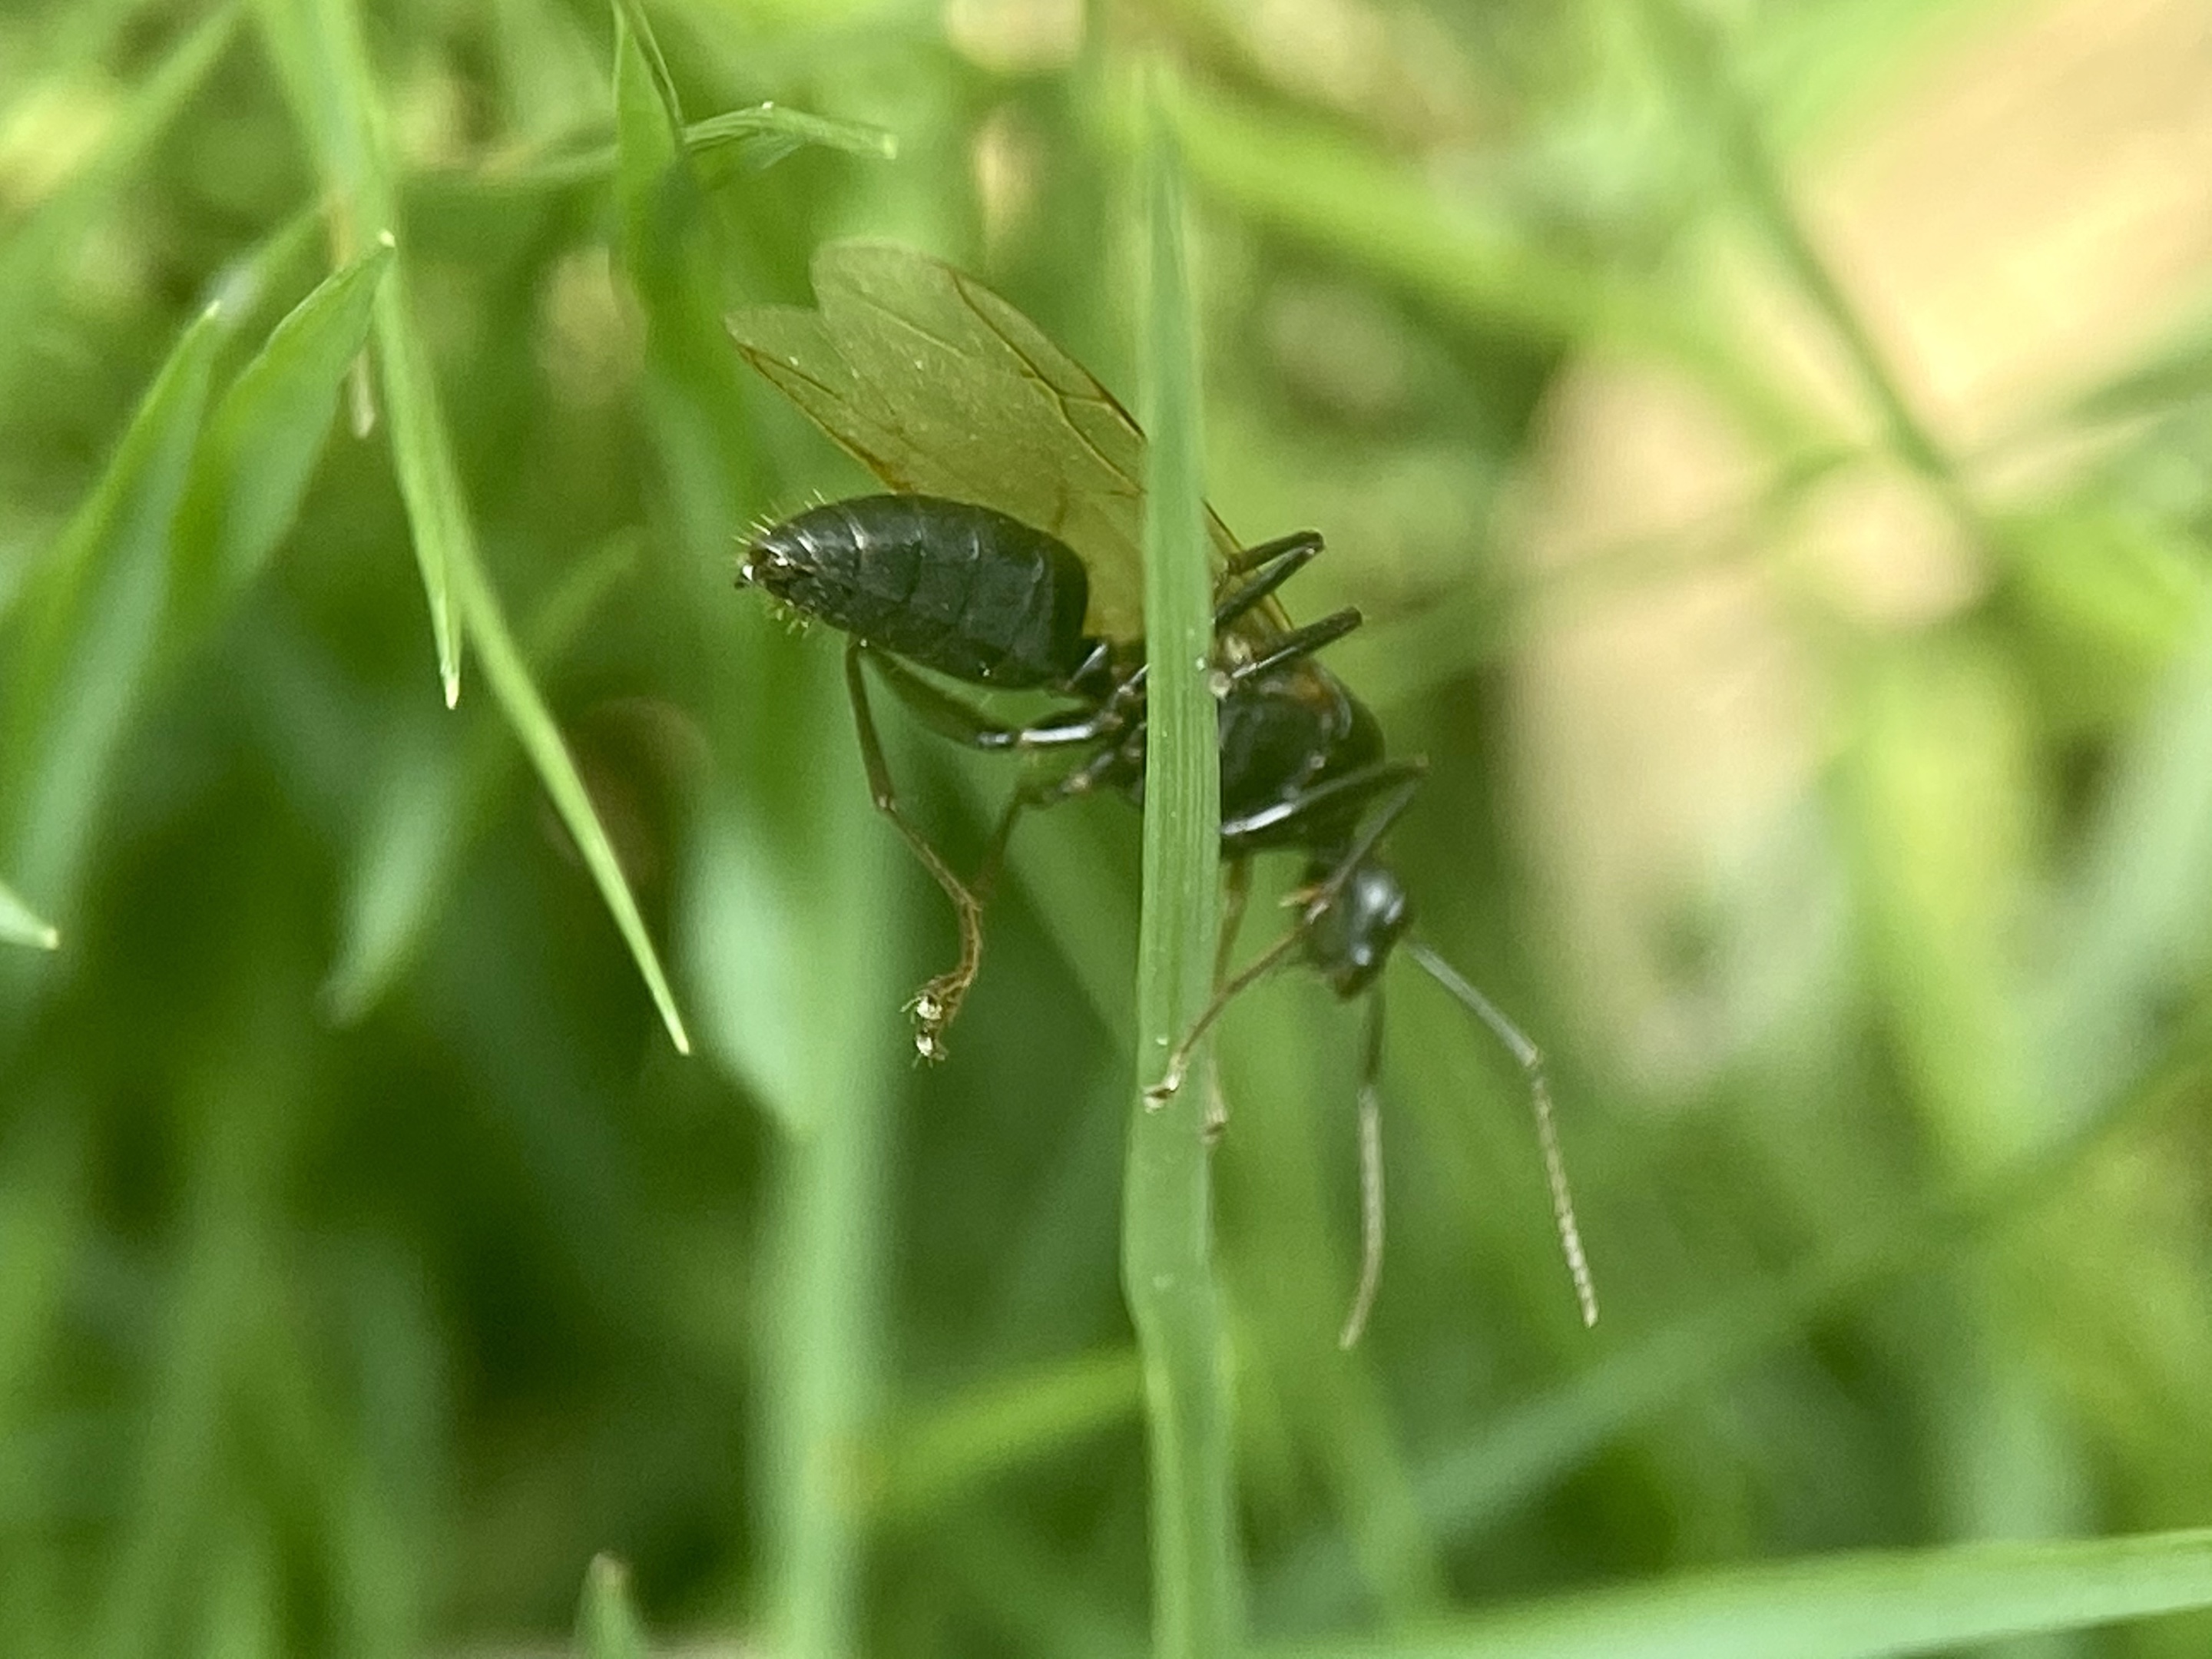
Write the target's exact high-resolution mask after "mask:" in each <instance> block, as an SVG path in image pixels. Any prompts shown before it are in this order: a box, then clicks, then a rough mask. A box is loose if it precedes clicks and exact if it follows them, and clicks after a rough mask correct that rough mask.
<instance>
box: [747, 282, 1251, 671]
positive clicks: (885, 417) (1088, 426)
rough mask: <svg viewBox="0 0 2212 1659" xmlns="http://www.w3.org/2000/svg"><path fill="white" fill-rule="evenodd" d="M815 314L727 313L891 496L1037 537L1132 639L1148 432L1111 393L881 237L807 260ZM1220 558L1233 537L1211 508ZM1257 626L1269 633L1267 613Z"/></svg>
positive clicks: (1138, 621)
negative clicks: (983, 512) (1031, 529)
mask: <svg viewBox="0 0 2212 1659" xmlns="http://www.w3.org/2000/svg"><path fill="white" fill-rule="evenodd" d="M811 274H812V276H813V279H814V297H815V308H814V309H811V310H810V309H807V308H806V307H800V306H751V307H746V308H744V309H743V310H740V311H738V312H735V313H732V315H731V317H730V319H729V325H730V332H731V333H732V335H733V336H734V337H736V339H737V343H738V350H739V351H741V352H743V353H744V356H745V359H746V361H747V362H750V363H751V364H752V366H753V367H754V368H757V369H758V370H759V371H760V372H761V373H762V374H764V375H766V376H767V377H768V379H769V380H771V381H773V382H774V383H775V386H777V387H778V388H779V389H780V390H781V391H782V392H783V393H784V395H785V396H786V397H787V398H790V399H791V400H792V402H793V403H795V404H798V405H799V408H800V409H802V410H805V412H806V413H807V415H808V416H811V418H812V419H813V421H814V422H815V424H816V425H817V426H819V427H820V428H822V429H823V431H824V432H826V433H828V434H829V435H830V437H832V438H834V439H835V440H836V441H837V442H838V443H839V444H840V445H841V446H842V447H844V448H845V449H847V450H848V451H850V452H851V453H852V454H853V455H854V458H855V459H858V460H859V461H860V464H861V465H864V466H866V468H867V469H868V471H871V472H872V473H874V474H875V475H876V477H878V478H880V479H882V480H883V482H884V483H885V484H886V485H887V486H889V487H890V489H895V490H900V491H905V492H910V493H912V494H915V495H945V496H949V497H951V498H952V499H953V500H956V501H975V502H978V503H980V504H981V505H982V506H985V507H995V508H997V509H998V510H999V511H1000V512H1001V513H1007V514H1009V515H1011V516H1012V517H1013V518H1016V519H1019V520H1021V521H1022V522H1023V523H1024V524H1028V525H1034V526H1036V528H1038V529H1040V530H1045V531H1049V532H1052V533H1053V534H1054V535H1055V536H1057V537H1059V538H1060V539H1061V540H1062V541H1064V542H1066V544H1068V545H1069V546H1070V547H1072V548H1073V549H1074V550H1075V551H1076V553H1077V555H1078V556H1079V557H1081V559H1082V560H1083V562H1084V564H1085V567H1086V568H1087V569H1088V570H1089V572H1090V576H1091V609H1090V613H1089V616H1088V617H1087V619H1086V620H1087V623H1088V625H1089V627H1090V629H1091V631H1092V632H1094V633H1097V634H1100V635H1106V636H1109V637H1111V638H1116V639H1137V638H1140V637H1142V635H1143V633H1144V591H1145V583H1144V562H1143V554H1142V547H1143V539H1144V519H1145V502H1144V476H1145V435H1144V434H1143V433H1142V432H1140V431H1139V430H1138V428H1137V423H1136V422H1134V421H1133V420H1132V419H1131V418H1130V417H1129V413H1128V411H1127V410H1125V409H1123V408H1122V407H1121V404H1119V403H1117V402H1116V401H1115V398H1114V395H1113V393H1111V392H1109V391H1107V390H1106V388H1105V387H1104V386H1101V385H1099V384H1098V382H1097V380H1096V379H1095V378H1094V377H1093V376H1092V375H1091V373H1090V371H1089V370H1087V369H1085V368H1084V367H1083V366H1082V364H1080V363H1079V362H1076V361H1075V360H1074V359H1073V357H1070V356H1068V355H1067V354H1066V352H1064V351H1062V350H1061V349H1060V348H1059V347H1058V346H1056V345H1054V343H1052V342H1051V341H1050V340H1048V339H1047V338H1046V337H1045V335H1044V332H1043V331H1042V330H1041V329H1040V328H1038V327H1037V325H1036V324H1034V323H1032V322H1031V321H1030V319H1028V318H1026V317H1024V316H1023V315H1022V313H1020V312H1018V311H1017V310H1015V309H1014V308H1013V307H1012V306H1010V305H1008V304H1007V303H1006V301H1004V300H1001V299H1000V297H999V296H998V295H995V294H994V293H992V292H991V291H990V290H989V289H987V288H985V287H984V286H983V285H982V284H981V283H978V282H976V281H975V278H973V277H971V276H966V275H964V274H963V273H962V272H960V271H957V270H954V269H953V268H952V267H951V265H948V264H944V263H942V262H941V261H939V260H936V259H933V258H929V257H928V256H927V255H926V254H921V253H916V252H914V251H913V250H912V249H910V248H904V247H900V246H896V245H895V244H891V243H884V242H835V243H831V244H829V245H828V246H824V247H823V248H822V249H821V250H820V251H818V252H817V253H816V254H815V256H814V262H813V265H812V271H811ZM1206 517H1207V524H1208V527H1209V532H1210V534H1211V536H1212V541H1213V545H1214V550H1215V557H1216V560H1217V562H1218V561H1219V560H1222V559H1225V558H1227V557H1228V556H1230V555H1231V553H1233V552H1235V551H1236V550H1237V543H1236V540H1235V538H1232V537H1231V535H1230V533H1229V532H1228V530H1227V528H1226V527H1225V526H1224V525H1223V524H1222V522H1221V520H1219V519H1218V517H1216V516H1215V515H1214V514H1213V513H1212V512H1211V511H1209V512H1208V513H1207V515H1206ZM1265 610H1266V616H1265V617H1264V618H1260V617H1256V615H1255V623H1256V625H1257V626H1258V627H1259V628H1261V629H1267V630H1271V631H1273V630H1279V629H1280V627H1281V626H1282V622H1281V615H1280V612H1279V611H1275V610H1274V609H1273V607H1272V606H1269V607H1265Z"/></svg>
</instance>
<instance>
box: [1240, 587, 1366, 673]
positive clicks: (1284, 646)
mask: <svg viewBox="0 0 2212 1659" xmlns="http://www.w3.org/2000/svg"><path fill="white" fill-rule="evenodd" d="M1364 620H1366V619H1365V618H1364V617H1362V616H1361V615H1360V614H1359V610H1358V606H1356V605H1346V607H1345V608H1344V609H1343V610H1341V611H1331V612H1329V614H1328V616H1326V617H1322V619H1321V620H1320V621H1318V622H1310V623H1307V624H1306V625H1305V626H1304V628H1294V629H1291V631H1290V632H1289V633H1287V634H1285V635H1283V636H1282V637H1281V638H1279V639H1278V640H1274V641H1270V642H1269V644H1268V647H1267V654H1265V655H1264V656H1259V657H1255V658H1254V659H1252V660H1251V661H1250V662H1247V663H1239V664H1238V665H1237V666H1236V667H1235V668H1233V669H1231V671H1230V674H1229V679H1230V683H1231V684H1236V683H1237V681H1238V680H1247V679H1250V678H1253V677H1254V676H1255V675H1259V674H1264V673H1266V672H1267V671H1269V670H1270V669H1273V668H1279V667H1281V666H1282V665H1284V664H1285V663H1286V662H1291V661H1294V660H1296V659H1297V658H1300V657H1310V656H1311V655H1313V653H1315V652H1316V651H1318V650H1320V649H1321V648H1322V647H1323V646H1325V645H1333V644H1334V643H1335V642H1336V641H1339V640H1340V639H1342V638H1343V637H1344V636H1345V635H1346V634H1349V633H1350V632H1352V629H1355V628H1357V627H1358V626H1359V624H1360V623H1362V622H1364Z"/></svg>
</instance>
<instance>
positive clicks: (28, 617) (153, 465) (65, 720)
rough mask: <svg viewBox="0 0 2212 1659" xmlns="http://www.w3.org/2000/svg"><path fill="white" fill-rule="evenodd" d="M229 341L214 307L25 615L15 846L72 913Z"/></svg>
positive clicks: (10, 731)
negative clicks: (219, 361)
mask: <svg viewBox="0 0 2212 1659" xmlns="http://www.w3.org/2000/svg"><path fill="white" fill-rule="evenodd" d="M221 343H222V324H221V322H220V320H219V313H217V311H216V308H215V307H209V308H208V309H207V310H206V311H204V312H203V313H201V314H200V315H199V317H198V318H197V319H195V320H194V322H193V323H192V324H191V326H190V327H188V328H187V329H185V332H184V336H183V337H182V338H181V339H179V341H178V343H177V345H176V347H175V349H173V351H172V352H171V353H170V354H169V360H168V362H167V363H165V364H164V365H163V366H162V368H161V373H160V374H158V375H157V376H155V380H154V384H153V386H151V387H150V388H149V390H148V392H147V393H146V396H145V398H143V400H142V401H141V402H140V404H139V405H138V410H137V414H136V415H135V416H133V417H132V419H131V426H130V428H129V430H128V431H126V432H125V435H124V437H123V441H122V442H121V443H120V444H119V445H118V447H117V448H116V452H115V456H114V459H112V460H111V461H110V462H109V463H108V465H107V470H106V472H105V473H103V474H102V475H101V477H100V482H99V483H98V484H96V485H95V486H94V489H93V491H92V493H91V495H89V496H88V497H87V498H86V500H85V502H84V504H83V505H82V507H79V508H78V509H77V513H76V517H75V518H74V519H73V520H71V521H70V526H69V528H68V529H67V530H65V531H64V532H63V535H62V539H61V541H60V543H59V544H58V546H57V547H56V548H55V549H54V550H53V552H52V554H51V555H50V556H48V558H47V560H46V562H45V563H44V565H43V566H42V567H41V568H40V569H39V570H38V571H37V572H36V574H34V575H33V578H32V580H31V586H30V588H29V589H28V590H27V592H25V594H24V595H23V598H22V599H21V602H20V604H19V605H18V607H17V610H16V611H15V616H14V617H13V623H14V627H15V629H16V630H18V632H17V636H16V638H15V641H14V643H13V646H12V648H11V649H10V650H9V653H8V655H9V658H10V659H11V660H10V661H9V669H10V670H11V673H10V676H9V684H8V685H7V687H6V694H7V704H6V707H5V708H4V711H0V737H4V738H5V742H4V743H0V803H4V808H0V810H5V811H7V812H8V813H9V815H10V816H9V820H8V821H7V823H6V826H5V827H6V831H7V836H6V843H5V844H6V846H7V848H8V850H9V854H10V859H9V862H10V866H11V867H12V868H13V869H14V870H15V872H17V875H18V878H19V879H21V881H23V882H25V883H26V884H28V885H29V886H30V887H31V888H32V889H33V890H34V891H37V892H40V893H44V894H45V895H46V896H47V902H49V903H50V904H53V905H54V906H55V907H56V908H58V910H59V911H60V912H61V914H63V915H68V913H69V909H70V898H71V895H72V894H73V893H74V891H75V889H76V877H77V872H79V871H80V870H81V869H82V867H83V862H84V858H85V855H86V850H87V843H88V840H89V838H90V836H91V834H92V824H93V819H94V814H95V812H96V811H97V810H98V807H99V805H100V799H101V798H102V796H103V794H104V793H105V790H106V781H107V775H108V771H109V769H110V767H111V766H112V762H113V759H114V757H115V753H116V750H118V747H119V746H120V744H121V743H122V740H123V737H124V733H125V729H126V727H127V726H128V724H129V721H130V719H131V714H132V713H133V711H134V710H135V709H136V708H137V704H138V700H139V695H140V692H141V690H142V689H143V684H144V680H145V677H146V674H147V671H148V670H149V667H150V666H151V665H152V662H153V659H154V653H155V648H156V647H157V645H158V643H159V640H160V635H161V623H162V617H163V615H164V611H165V608H166V605H167V594H168V585H169V572H168V553H169V547H170V531H171V526H172V525H173V521H174V520H175V517H176V513H177V506H178V502H179V500H180V498H181V497H182V495H183V494H184V489H185V479H186V477H187V476H188V474H189V471H190V466H191V458H192V453H193V449H194V447H195V445H196V444H197V442H198V440H199V433H200V417H201V415H202V412H203V410H204V409H205V406H206V402H207V392H208V377H209V374H210V368H211V367H212V365H213V363H214V360H215V354H216V348H217V347H218V346H219V345H220V344H221Z"/></svg>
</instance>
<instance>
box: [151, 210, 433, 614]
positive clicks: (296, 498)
mask: <svg viewBox="0 0 2212 1659" xmlns="http://www.w3.org/2000/svg"><path fill="white" fill-rule="evenodd" d="M391 263H392V243H391V242H390V240H385V241H383V242H380V244H379V245H378V246H375V247H374V248H372V249H371V250H370V251H369V252H367V253H365V254H363V255H362V257H361V258H358V259H356V260H355V261H354V262H353V263H352V264H349V265H346V266H345V267H343V269H341V270H337V271H334V272H333V273H331V276H328V277H326V278H325V279H324V281H323V282H322V283H320V284H319V286H318V287H317V288H316V289H314V291H313V293H311V294H309V295H307V298H306V299H304V300H302V301H300V303H299V304H298V305H297V306H296V307H294V308H293V309H292V311H291V312H290V313H289V314H288V315H287V316H286V317H285V318H284V319H283V321H282V322H280V323H278V324H277V325H276V329H275V330H274V331H272V332H271V333H270V336H269V339H268V341H267V343H265V344H264V345H263V347H262V348H261V349H260V351H259V352H258V354H256V356H254V359H253V361H252V362H250V363H248V364H247V365H246V368H244V370H242V371H241V372H240V374H239V377H238V379H237V380H235V381H234V382H233V383H232V384H231V386H230V389H229V390H228V392H225V393H224V394H223V397H222V401H221V402H220V403H218V404H216V409H215V412H214V414H213V415H212V416H210V418H209V421H208V428H207V435H206V438H205V440H204V442H203V444H202V445H201V449H200V453H199V457H198V459H197V460H196V461H195V462H194V464H193V469H192V470H193V477H192V482H191V488H190V489H189V491H188V492H187V494H186V495H185V504H184V508H183V513H182V517H181V520H180V521H179V532H178V539H179V550H178V558H179V567H180V568H179V572H178V586H179V599H180V601H182V602H185V603H193V602H199V603H205V602H208V601H210V600H212V599H216V597H218V596H219V595H220V594H222V593H223V592H234V591H235V590H236V589H238V588H239V587H240V586H244V585H245V584H246V582H248V581H250V580H252V578H253V577H254V575H255V574H258V572H259V570H260V569H261V567H262V566H263V565H264V564H265V563H266V562H268V558H269V556H270V553H272V552H273V551H275V550H276V544H277V542H278V541H279V540H280V539H282V538H283V534H284V532H286V531H287V530H289V528H290V527H291V524H292V520H293V518H294V516H295V514H296V513H298V511H299V508H300V500H301V496H303V495H305V494H306V493H307V483H308V480H309V479H310V478H311V477H313V473H314V469H315V463H316V461H317V460H318V459H319V458H320V457H321V455H322V453H323V444H324V441H325V438H326V436H327V435H328V434H329V431H330V425H331V410H332V408H333V407H334V406H335V404H336V403H337V395H338V389H339V386H340V385H341V384H342V383H343V380H344V377H345V373H346V370H347V368H348V367H349V365H351V364H352V362H354V361H355V359H356V356H358V355H359V354H360V351H361V349H362V342H363V341H364V340H365V339H366V338H367V337H368V325H369V315H370V308H371V306H372V305H373V303H374V300H375V297H376V293H377V289H378V285H379V283H380V282H381V280H382V278H383V276H384V273H385V271H386V269H387V268H388V267H389V266H390V264H391Z"/></svg>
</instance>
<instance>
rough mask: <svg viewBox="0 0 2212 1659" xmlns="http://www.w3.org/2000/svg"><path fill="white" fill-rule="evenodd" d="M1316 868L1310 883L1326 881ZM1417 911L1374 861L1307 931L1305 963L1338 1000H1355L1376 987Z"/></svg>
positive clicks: (1356, 872) (1324, 870)
mask: <svg viewBox="0 0 2212 1659" xmlns="http://www.w3.org/2000/svg"><path fill="white" fill-rule="evenodd" d="M1308 878H1309V879H1310V880H1326V879H1327V878H1328V866H1327V865H1325V864H1321V863H1318V862H1317V863H1316V867H1315V868H1314V869H1313V870H1311V871H1309V872H1308ZM1412 924H1413V904H1412V902H1410V901H1409V900H1408V899H1407V897H1406V890H1405V888H1404V886H1403V885H1401V884H1400V882H1399V880H1398V878H1397V877H1396V876H1395V874H1393V873H1392V872H1390V870H1389V869H1388V868H1387V867H1385V866H1383V865H1382V864H1379V863H1377V862H1376V860H1372V859H1370V860H1366V861H1365V862H1364V863H1363V864H1360V865H1358V866H1355V867H1354V868H1353V870H1352V873H1351V874H1350V875H1349V876H1348V877H1346V879H1345V883H1344V885H1343V886H1342V888H1340V890H1338V892H1337V895H1336V896H1335V897H1334V898H1333V899H1331V900H1330V901H1329V902H1328V903H1327V904H1326V905H1324V906H1323V907H1322V909H1321V910H1320V912H1319V913H1318V914H1317V915H1315V917H1314V918H1313V923H1312V926H1311V927H1309V928H1308V929H1307V931H1306V936H1305V951H1306V960H1307V961H1308V962H1310V963H1312V964H1313V965H1314V966H1315V967H1316V969H1319V970H1320V972H1321V975H1322V978H1324V979H1326V980H1327V981H1328V983H1329V988H1330V989H1331V990H1333V991H1334V992H1335V993H1336V994H1337V995H1339V996H1340V997H1355V996H1358V994H1360V993H1361V992H1362V991H1364V990H1365V989H1366V988H1367V987H1369V986H1370V985H1371V984H1372V983H1374V981H1375V976H1376V975H1377V974H1379V973H1381V972H1382V971H1383V963H1386V962H1388V961H1389V959H1390V951H1391V949H1392V947H1393V946H1395V945H1396V944H1397V943H1398V941H1399V939H1401V938H1402V937H1404V935H1405V932H1406V929H1407V927H1410V926H1412Z"/></svg>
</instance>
